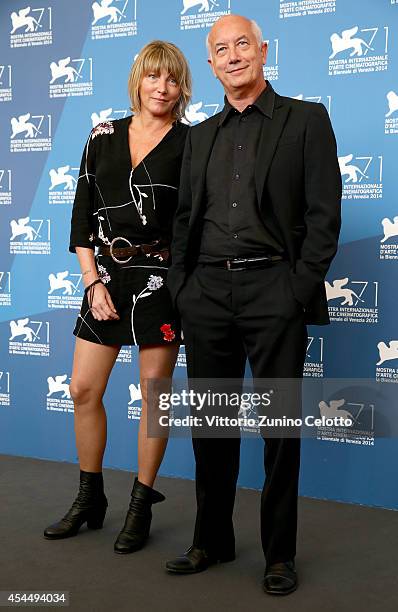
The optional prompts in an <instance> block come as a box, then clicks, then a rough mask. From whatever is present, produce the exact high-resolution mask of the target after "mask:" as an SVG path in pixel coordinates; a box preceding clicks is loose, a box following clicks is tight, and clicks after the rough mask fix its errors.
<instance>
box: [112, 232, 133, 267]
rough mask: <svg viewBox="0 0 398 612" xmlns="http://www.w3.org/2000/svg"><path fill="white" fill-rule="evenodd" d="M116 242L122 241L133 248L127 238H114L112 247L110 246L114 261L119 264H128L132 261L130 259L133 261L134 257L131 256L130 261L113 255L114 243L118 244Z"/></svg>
mask: <svg viewBox="0 0 398 612" xmlns="http://www.w3.org/2000/svg"><path fill="white" fill-rule="evenodd" d="M116 240H122V241H123V242H127V244H128V245H129V246H130V247H132V246H133V245H132V244H131V242H130V241H129V240H127V238H123V236H117V237H116V238H113V240H112V242H111V244H110V246H109V253H110V256H111V257H112V259H113V261H116V263H119V264H124V263H128V262H129V261H130V259H132V257H133V256H132V255H130V257H129V258H128V259H123V260H122V259H117V257H115V255H114V254H113V246H114V243H115V242H116Z"/></svg>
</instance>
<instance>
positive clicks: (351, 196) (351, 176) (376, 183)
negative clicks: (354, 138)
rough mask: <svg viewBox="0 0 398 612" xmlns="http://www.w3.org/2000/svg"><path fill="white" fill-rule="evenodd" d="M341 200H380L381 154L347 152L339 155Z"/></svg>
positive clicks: (381, 183) (381, 179) (381, 194)
mask: <svg viewBox="0 0 398 612" xmlns="http://www.w3.org/2000/svg"><path fill="white" fill-rule="evenodd" d="M339 166H340V172H341V178H342V181H343V196H342V198H343V200H380V199H381V198H382V197H383V156H382V155H357V156H355V155H354V154H353V153H349V154H348V155H342V156H340V157H339Z"/></svg>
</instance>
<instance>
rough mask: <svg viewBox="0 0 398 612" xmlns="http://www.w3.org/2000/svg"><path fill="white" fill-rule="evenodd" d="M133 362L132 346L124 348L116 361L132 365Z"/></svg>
mask: <svg viewBox="0 0 398 612" xmlns="http://www.w3.org/2000/svg"><path fill="white" fill-rule="evenodd" d="M132 361H133V350H132V347H131V346H122V347H121V349H120V351H119V354H118V356H117V359H116V363H131V362H132Z"/></svg>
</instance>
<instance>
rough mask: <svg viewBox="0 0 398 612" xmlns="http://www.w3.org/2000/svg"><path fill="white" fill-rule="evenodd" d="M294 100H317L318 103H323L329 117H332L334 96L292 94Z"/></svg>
mask: <svg viewBox="0 0 398 612" xmlns="http://www.w3.org/2000/svg"><path fill="white" fill-rule="evenodd" d="M292 98H293V99H294V100H304V101H306V102H316V103H317V104H323V105H324V107H325V108H326V110H327V111H328V115H329V117H331V111H332V96H306V95H304V94H302V93H300V94H298V95H297V96H292Z"/></svg>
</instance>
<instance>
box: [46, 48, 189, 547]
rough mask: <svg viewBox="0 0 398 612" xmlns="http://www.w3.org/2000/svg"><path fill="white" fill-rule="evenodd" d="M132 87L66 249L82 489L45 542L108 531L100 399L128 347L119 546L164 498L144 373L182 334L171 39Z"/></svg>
mask: <svg viewBox="0 0 398 612" xmlns="http://www.w3.org/2000/svg"><path fill="white" fill-rule="evenodd" d="M128 88H129V95H130V98H131V104H132V111H133V113H134V115H133V116H132V117H131V116H129V117H126V118H125V119H119V120H112V121H106V122H105V123H101V124H99V125H98V126H97V127H95V128H94V129H93V130H92V131H91V134H90V136H89V138H88V141H87V144H86V147H85V150H84V152H83V158H82V163H81V168H80V176H79V180H78V185H77V190H76V198H75V203H74V206H73V213H72V225H71V239H70V247H69V250H70V251H71V252H76V254H77V256H78V259H79V263H80V266H81V270H82V275H83V276H82V278H83V281H84V285H85V296H84V299H83V304H82V308H81V311H80V314H79V317H78V320H77V323H76V327H75V330H74V334H75V335H76V347H75V354H74V363H73V371H72V378H71V384H70V393H71V396H72V398H73V401H74V405H75V432H76V445H77V449H78V454H79V463H80V488H79V493H78V495H77V498H76V500H75V501H74V503H73V505H72V507H71V509H70V510H69V511H68V513H67V514H66V515H65V517H64V518H63V519H62V520H61V521H59V522H58V523H55V524H54V525H51V526H50V527H47V529H45V531H44V536H45V537H46V538H48V539H59V538H67V537H69V536H72V535H75V534H76V533H77V532H78V530H79V528H80V527H81V525H82V524H83V523H85V522H86V523H87V527H88V528H90V529H99V528H101V527H102V524H103V520H104V517H105V513H106V508H107V505H108V504H107V499H106V497H105V494H104V489H103V479H102V459H103V454H104V450H105V444H106V414H105V410H104V406H103V404H102V397H103V394H104V392H105V389H106V385H107V382H108V378H109V375H110V373H111V370H112V368H113V365H114V363H115V361H116V358H117V356H118V353H119V350H120V347H121V346H122V345H125V344H130V345H138V346H139V367H140V382H141V393H142V413H141V420H140V426H139V433H138V476H137V478H136V479H135V482H134V487H133V491H132V493H131V501H130V505H129V509H128V512H127V517H126V521H125V524H124V527H123V529H122V530H121V532H120V534H119V536H118V538H117V540H116V542H115V551H116V552H118V553H130V552H133V551H135V550H138V549H139V548H142V546H143V545H144V544H145V541H146V539H147V537H148V535H149V528H150V523H151V517H152V513H151V505H152V504H153V503H157V502H160V501H163V500H164V499H165V498H164V496H163V495H162V494H161V493H158V492H157V491H155V490H154V489H153V488H152V486H153V483H154V480H155V477H156V474H157V471H158V469H159V466H160V464H161V461H162V458H163V455H164V452H165V449H166V444H167V439H165V438H148V437H147V417H148V412H149V411H150V406H148V396H147V386H146V380H147V379H160V378H163V379H164V378H168V379H170V378H171V376H172V372H173V369H174V366H175V362H176V358H177V353H178V346H179V338H180V330H179V327H178V326H179V323H178V318H177V317H176V315H175V312H174V311H173V307H172V303H171V298H170V295H169V292H168V289H167V287H166V277H167V266H168V257H169V244H170V240H171V228H172V221H173V216H174V212H175V209H176V206H177V189H178V180H179V173H180V165H181V158H182V153H183V148H184V144H185V138H186V133H187V130H188V127H187V126H186V125H185V124H183V123H181V122H180V120H181V119H182V117H183V116H184V114H185V108H186V105H187V103H188V101H189V99H190V96H191V76H190V72H189V68H188V65H187V62H186V59H185V57H184V56H183V54H182V53H181V51H180V50H179V49H178V48H177V47H175V46H174V45H173V44H171V43H167V42H163V41H153V42H151V43H150V44H148V45H146V46H145V47H144V48H143V49H142V51H141V53H140V54H139V56H138V58H137V59H136V61H135V63H134V65H133V67H132V69H131V72H130V76H129V83H128ZM95 246H96V247H98V249H97V254H96V255H94V247H95Z"/></svg>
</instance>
